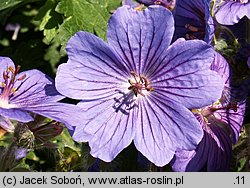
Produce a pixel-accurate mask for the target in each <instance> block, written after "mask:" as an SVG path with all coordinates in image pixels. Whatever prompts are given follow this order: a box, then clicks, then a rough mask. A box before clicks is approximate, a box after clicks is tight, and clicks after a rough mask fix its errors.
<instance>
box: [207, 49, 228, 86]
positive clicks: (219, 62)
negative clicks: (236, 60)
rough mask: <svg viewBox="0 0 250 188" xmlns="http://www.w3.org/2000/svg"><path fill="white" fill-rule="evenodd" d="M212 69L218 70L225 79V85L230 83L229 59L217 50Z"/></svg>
mask: <svg viewBox="0 0 250 188" xmlns="http://www.w3.org/2000/svg"><path fill="white" fill-rule="evenodd" d="M211 70H213V71H216V72H217V73H218V74H219V75H220V76H221V77H222V79H223V80H224V83H225V85H227V86H229V84H230V75H231V71H230V66H229V64H228V63H227V60H226V59H225V58H224V57H223V56H222V55H221V54H220V53H218V52H215V58H214V61H213V63H212V64H211Z"/></svg>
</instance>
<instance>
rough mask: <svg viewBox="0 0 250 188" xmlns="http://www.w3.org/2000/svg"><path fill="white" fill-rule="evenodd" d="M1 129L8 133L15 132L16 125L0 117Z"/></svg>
mask: <svg viewBox="0 0 250 188" xmlns="http://www.w3.org/2000/svg"><path fill="white" fill-rule="evenodd" d="M0 127H1V128H3V129H4V130H6V131H7V132H13V131H14V128H15V126H14V124H13V123H12V122H11V121H10V120H9V119H7V118H5V117H3V116H0Z"/></svg>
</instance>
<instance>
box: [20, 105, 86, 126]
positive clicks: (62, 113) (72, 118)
mask: <svg viewBox="0 0 250 188" xmlns="http://www.w3.org/2000/svg"><path fill="white" fill-rule="evenodd" d="M22 109H23V110H26V111H30V112H32V113H35V114H39V115H42V116H45V117H48V118H50V119H53V120H56V121H59V122H62V123H64V124H65V125H66V126H67V128H68V129H71V130H72V129H73V127H77V126H83V125H84V124H83V123H82V122H83V120H82V119H83V118H84V113H83V112H82V110H81V108H79V107H78V106H76V105H72V104H66V103H59V102H53V103H43V104H37V105H33V106H27V107H23V108H22Z"/></svg>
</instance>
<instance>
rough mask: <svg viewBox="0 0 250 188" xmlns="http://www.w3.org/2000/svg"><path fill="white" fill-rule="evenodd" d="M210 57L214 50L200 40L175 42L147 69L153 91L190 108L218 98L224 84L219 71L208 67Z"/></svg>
mask: <svg viewBox="0 0 250 188" xmlns="http://www.w3.org/2000/svg"><path fill="white" fill-rule="evenodd" d="M213 57H214V51H213V49H212V48H211V46H210V45H208V44H206V43H205V42H203V41H200V40H191V41H190V40H189V41H179V42H178V43H177V44H175V43H174V44H173V45H172V46H171V47H170V48H169V49H168V51H167V53H166V54H165V56H164V57H162V59H160V61H159V62H158V63H156V64H154V65H153V67H151V68H150V72H149V71H148V79H149V80H150V81H151V83H152V84H151V86H152V87H153V88H154V93H157V94H159V95H162V96H164V97H167V98H169V99H171V100H174V101H177V102H179V103H182V104H183V105H184V106H186V107H187V108H190V109H194V108H200V107H203V106H206V105H210V104H212V103H213V102H215V101H217V100H218V99H219V98H220V96H221V93H222V89H223V87H224V83H223V80H222V79H221V76H220V75H219V74H217V73H216V72H214V71H211V70H210V69H209V68H210V66H211V63H212V62H213Z"/></svg>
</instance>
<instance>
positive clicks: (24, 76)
mask: <svg viewBox="0 0 250 188" xmlns="http://www.w3.org/2000/svg"><path fill="white" fill-rule="evenodd" d="M26 76H27V75H26V74H24V75H22V76H20V77H19V78H18V79H17V80H18V81H21V80H23V79H25V78H26Z"/></svg>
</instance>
